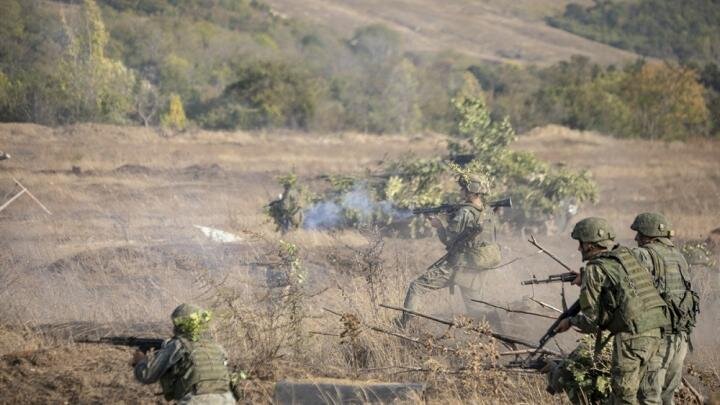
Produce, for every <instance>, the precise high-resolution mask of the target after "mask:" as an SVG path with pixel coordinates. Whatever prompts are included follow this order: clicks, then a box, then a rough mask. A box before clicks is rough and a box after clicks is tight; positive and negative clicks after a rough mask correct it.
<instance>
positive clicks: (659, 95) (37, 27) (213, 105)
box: [0, 0, 720, 139]
mask: <svg viewBox="0 0 720 405" xmlns="http://www.w3.org/2000/svg"><path fill="white" fill-rule="evenodd" d="M0 6H2V9H3V10H6V11H7V12H3V14H2V15H0V37H1V38H3V41H0V121H21V122H37V123H42V124H47V125H57V124H66V123H74V122H87V121H93V122H109V123H118V124H132V123H135V124H137V123H139V124H143V125H153V126H154V125H161V126H164V127H168V128H171V129H174V130H182V129H184V128H185V127H187V126H188V125H194V126H198V127H202V128H208V129H227V130H233V129H261V128H279V127H282V128H292V129H299V130H308V131H323V132H332V131H344V130H355V131H363V132H372V133H416V132H418V131H423V130H431V131H439V132H446V133H447V132H449V131H451V130H452V128H453V125H454V121H453V120H454V115H453V114H454V113H453V107H452V104H451V99H453V98H454V97H455V96H456V95H457V93H458V91H459V90H460V88H461V86H462V84H463V82H464V75H465V74H466V73H468V72H470V73H471V74H472V75H473V76H474V77H475V79H476V80H477V81H478V82H479V83H480V85H481V87H482V91H483V93H484V98H485V99H486V100H487V103H488V107H489V108H490V110H491V111H492V114H493V116H494V117H495V118H497V119H502V118H504V117H505V116H509V117H510V120H511V121H512V124H513V126H514V127H515V128H518V129H519V130H521V131H522V130H526V129H529V128H531V127H534V126H538V125H544V124H548V123H559V124H563V125H568V126H570V127H573V128H579V129H593V130H599V131H603V132H607V133H610V134H613V135H616V136H623V137H648V138H658V139H684V138H687V137H689V136H709V135H712V134H715V133H717V131H718V129H719V128H720V124H719V123H717V122H714V121H713V119H715V120H717V119H718V118H717V117H718V114H717V112H718V109H720V101H718V100H719V99H720V98H718V96H717V94H718V85H719V84H720V74H719V73H718V69H717V66H715V65H706V66H700V65H687V64H685V65H681V64H678V63H661V62H643V61H639V62H636V63H632V64H628V65H627V66H620V67H615V66H609V67H607V66H599V65H596V64H594V63H592V61H590V60H588V59H586V58H582V57H575V58H573V59H571V60H569V61H565V62H561V63H558V64H556V65H553V66H549V67H542V68H541V67H535V66H528V67H519V66H511V65H507V64H490V63H481V62H479V61H474V60H469V59H468V58H466V57H464V56H462V55H458V54H454V53H452V52H449V51H448V52H442V53H425V54H415V53H410V52H408V51H406V50H405V49H404V47H403V44H402V38H401V36H400V35H399V34H398V33H396V32H394V31H392V30H390V29H389V28H387V27H385V26H383V25H377V24H376V25H370V26H365V27H361V28H358V29H357V30H356V31H355V32H354V33H353V35H352V36H350V37H349V38H340V37H338V36H337V35H335V34H333V33H331V32H328V31H325V30H323V29H322V28H319V27H317V26H315V25H309V24H305V23H304V22H302V21H298V20H294V19H289V18H286V17H285V16H283V15H282V14H280V13H278V12H276V11H274V10H272V9H271V8H270V7H268V6H267V5H265V4H263V3H262V2H260V1H257V0H252V1H249V0H238V1H229V0H220V1H206V0H183V1H181V0H174V1H160V0H139V1H138V0H133V1H129V0H102V1H99V2H96V1H95V0H82V1H77V0H75V1H72V0H68V1H49V0H28V1H20V0H0ZM713 66H714V67H713ZM713 117H715V118H713Z"/></svg>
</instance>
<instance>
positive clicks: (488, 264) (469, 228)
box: [398, 175, 500, 327]
mask: <svg viewBox="0 0 720 405" xmlns="http://www.w3.org/2000/svg"><path fill="white" fill-rule="evenodd" d="M458 183H459V185H460V187H461V192H462V195H463V199H464V201H465V202H464V203H462V204H460V205H459V208H458V209H457V210H455V211H454V212H452V214H451V217H450V218H449V220H448V225H447V226H444V225H443V223H442V222H441V221H440V220H439V219H438V218H437V217H434V216H431V217H429V220H430V224H431V225H432V226H433V227H434V228H435V229H436V230H437V234H438V237H439V238H440V241H441V242H442V243H443V244H444V245H445V247H446V249H447V253H446V254H445V255H444V256H443V257H442V258H440V260H438V261H436V262H435V263H434V264H433V265H432V266H430V268H428V270H427V271H426V272H425V274H423V275H422V276H420V277H418V278H417V279H416V280H414V281H413V282H411V283H410V286H409V287H408V290H407V294H406V296H405V303H404V306H405V308H407V309H410V310H415V309H416V308H417V300H418V298H419V297H420V296H422V295H424V294H426V293H428V292H430V291H434V290H438V289H440V288H444V287H450V288H451V291H452V289H453V286H454V285H455V283H456V282H455V276H456V275H457V273H458V272H461V271H462V272H465V273H467V272H471V273H472V276H473V277H463V278H464V279H472V280H471V282H468V283H463V284H462V285H463V287H461V289H462V291H463V294H464V295H469V294H470V293H471V288H474V289H480V288H482V284H483V280H482V278H484V274H482V271H483V270H487V269H490V268H492V267H494V266H497V265H498V264H499V263H500V247H499V246H498V245H497V244H496V243H495V227H496V218H495V214H494V213H493V210H492V209H489V208H487V207H486V206H485V204H484V201H483V199H484V196H485V195H486V194H487V193H488V191H489V189H490V185H489V180H488V179H487V178H485V177H484V176H480V175H473V176H468V177H467V178H466V177H461V178H460V180H459V181H458ZM478 272H479V273H478ZM475 293H477V291H475ZM409 318H410V314H408V313H403V315H402V317H401V318H400V319H399V320H398V325H399V326H401V327H405V325H406V324H407V321H408V320H409Z"/></svg>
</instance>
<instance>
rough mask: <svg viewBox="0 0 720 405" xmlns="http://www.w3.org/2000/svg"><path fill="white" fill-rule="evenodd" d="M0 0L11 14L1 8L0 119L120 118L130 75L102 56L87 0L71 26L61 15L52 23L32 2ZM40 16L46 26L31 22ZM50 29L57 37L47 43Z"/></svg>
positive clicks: (102, 33) (104, 38) (96, 18)
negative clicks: (0, 96)
mask: <svg viewBox="0 0 720 405" xmlns="http://www.w3.org/2000/svg"><path fill="white" fill-rule="evenodd" d="M2 1H3V2H5V3H6V4H5V5H6V6H8V9H9V10H11V13H10V14H9V15H6V14H4V13H3V16H2V17H0V21H2V24H0V25H2V26H4V27H5V31H6V32H8V31H10V33H11V34H10V36H9V37H8V38H9V39H8V42H7V43H6V49H5V51H4V52H3V53H5V54H6V55H7V56H8V57H9V58H10V60H9V62H5V63H3V65H4V66H2V70H3V71H5V70H7V72H8V74H7V75H6V76H5V77H6V80H5V83H6V85H5V91H4V94H5V96H4V98H5V102H3V103H0V105H2V106H4V107H2V109H0V119H2V120H17V121H35V122H41V123H46V124H55V123H67V122H77V121H105V122H117V123H121V122H125V121H126V119H127V114H128V113H129V112H130V111H131V110H132V109H133V102H132V100H133V98H132V89H133V87H134V83H135V76H134V74H133V72H132V71H130V70H129V69H127V68H126V67H125V66H124V65H123V64H122V62H120V61H117V60H113V59H110V58H108V57H106V55H105V47H106V46H107V43H108V34H107V31H106V30H105V25H104V24H103V20H102V17H101V15H100V9H99V8H98V6H97V4H96V3H95V2H94V1H93V0H85V1H84V2H83V4H82V8H81V13H80V15H79V16H78V21H77V23H76V24H73V26H74V27H76V28H71V25H70V24H68V23H67V22H66V21H65V20H64V19H63V20H62V25H61V26H54V25H53V23H52V22H51V21H50V20H49V18H48V16H47V15H46V14H44V12H42V11H41V10H40V9H38V8H35V2H22V6H20V4H21V3H20V2H19V1H14V0H2ZM18 9H19V10H20V13H19V15H14V13H15V11H17V10H18ZM12 10H15V11H12ZM13 19H17V20H15V21H11V20H13ZM35 19H38V20H40V21H35ZM43 21H45V22H47V23H48V26H45V27H42V26H38V25H34V24H38V23H41V24H42V22H43ZM10 24H13V25H12V26H11V25H10ZM53 30H54V32H53ZM51 34H57V35H60V36H61V38H63V40H62V41H61V42H58V43H53V42H52V41H51ZM39 41H43V42H44V41H48V42H46V43H45V44H43V45H42V46H40V47H39V50H35V51H33V50H32V46H33V45H32V44H33V43H35V42H39ZM10 47H13V48H14V49H10ZM3 60H4V58H3Z"/></svg>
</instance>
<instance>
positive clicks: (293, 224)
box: [269, 184, 303, 233]
mask: <svg viewBox="0 0 720 405" xmlns="http://www.w3.org/2000/svg"><path fill="white" fill-rule="evenodd" d="M300 201H301V200H300V193H299V192H298V191H297V190H295V188H294V187H293V185H292V184H285V188H284V190H283V193H282V195H281V196H280V198H279V199H277V200H275V201H273V202H271V203H270V204H269V211H270V216H271V217H272V218H273V220H275V225H276V226H277V230H278V231H280V232H282V233H285V232H288V231H289V230H291V229H297V228H299V227H300V225H302V220H303V215H302V205H301V203H300Z"/></svg>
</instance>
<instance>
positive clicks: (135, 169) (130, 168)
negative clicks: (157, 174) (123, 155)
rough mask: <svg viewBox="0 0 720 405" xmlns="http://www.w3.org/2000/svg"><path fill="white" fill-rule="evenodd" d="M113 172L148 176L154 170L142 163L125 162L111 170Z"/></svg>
mask: <svg viewBox="0 0 720 405" xmlns="http://www.w3.org/2000/svg"><path fill="white" fill-rule="evenodd" d="M113 172H114V173H117V174H129V175H142V176H149V175H151V174H153V173H154V170H152V169H150V168H149V167H147V166H143V165H133V164H126V165H122V166H120V167H118V168H117V169H115V170H113Z"/></svg>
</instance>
